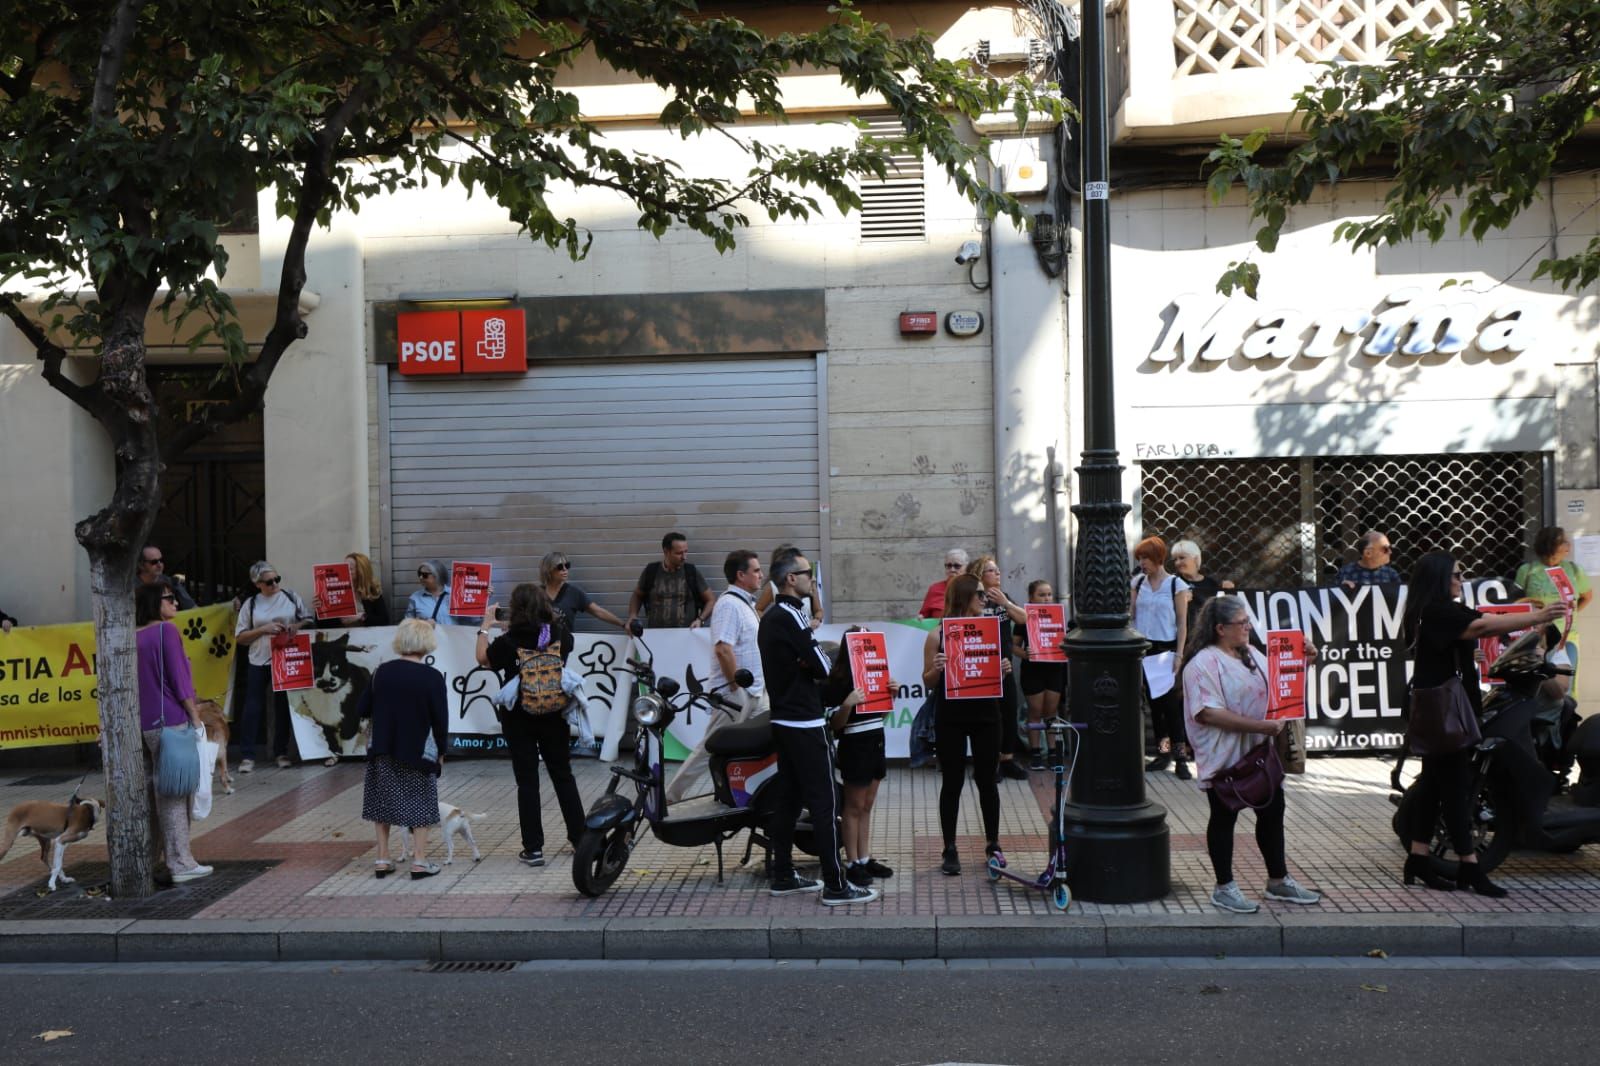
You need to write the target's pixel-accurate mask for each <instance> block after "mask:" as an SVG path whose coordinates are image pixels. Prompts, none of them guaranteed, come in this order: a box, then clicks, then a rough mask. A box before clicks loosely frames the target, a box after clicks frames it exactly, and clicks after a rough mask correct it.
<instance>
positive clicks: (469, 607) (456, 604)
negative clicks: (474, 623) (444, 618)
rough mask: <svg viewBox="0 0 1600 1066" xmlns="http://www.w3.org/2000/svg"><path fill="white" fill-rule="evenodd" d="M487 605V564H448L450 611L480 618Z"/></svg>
mask: <svg viewBox="0 0 1600 1066" xmlns="http://www.w3.org/2000/svg"><path fill="white" fill-rule="evenodd" d="M488 606H489V564H488V563H451V564H450V613H451V614H453V615H458V616H460V617H464V618H480V617H482V616H483V612H484V611H485V610H486V609H487V608H488Z"/></svg>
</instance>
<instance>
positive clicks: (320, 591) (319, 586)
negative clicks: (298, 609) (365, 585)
mask: <svg viewBox="0 0 1600 1066" xmlns="http://www.w3.org/2000/svg"><path fill="white" fill-rule="evenodd" d="M311 584H312V586H313V588H314V589H315V591H316V597H317V620H318V621H319V622H320V621H322V620H323V619H327V618H354V617H355V616H356V615H358V614H360V613H361V608H360V606H359V605H358V604H357V603H356V588H355V581H354V579H352V578H351V576H350V564H349V563H318V564H317V565H315V566H313V567H312V568H311Z"/></svg>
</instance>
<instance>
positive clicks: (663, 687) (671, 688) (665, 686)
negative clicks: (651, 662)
mask: <svg viewBox="0 0 1600 1066" xmlns="http://www.w3.org/2000/svg"><path fill="white" fill-rule="evenodd" d="M656 692H657V693H658V694H659V695H660V696H661V697H662V698H664V699H669V700H670V699H671V698H672V697H674V696H676V695H677V694H678V683H677V682H676V681H674V680H673V679H672V678H670V677H658V678H656Z"/></svg>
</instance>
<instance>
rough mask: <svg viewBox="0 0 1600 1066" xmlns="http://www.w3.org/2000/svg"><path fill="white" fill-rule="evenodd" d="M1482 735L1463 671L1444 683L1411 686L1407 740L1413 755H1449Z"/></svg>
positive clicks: (1480, 738) (1471, 743) (1472, 742)
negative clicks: (1468, 695)
mask: <svg viewBox="0 0 1600 1066" xmlns="http://www.w3.org/2000/svg"><path fill="white" fill-rule="evenodd" d="M1482 739H1483V731H1482V730H1481V729H1480V728H1479V727H1478V716H1477V714H1476V713H1475V712H1474V711H1473V709H1472V701H1471V700H1470V699H1468V698H1467V690H1466V686H1464V685H1463V684H1462V683H1461V677H1460V675H1459V674H1458V675H1456V676H1454V677H1451V678H1450V679H1449V680H1448V681H1446V682H1445V683H1444V684H1442V685H1430V686H1428V687H1426V688H1417V687H1413V688H1412V689H1411V714H1410V718H1409V720H1408V722H1407V729H1406V743H1407V745H1408V746H1409V747H1410V749H1411V754H1413V755H1450V754H1454V753H1455V752H1458V751H1465V750H1466V749H1468V748H1470V747H1472V746H1473V745H1475V744H1477V743H1478V741H1480V740H1482Z"/></svg>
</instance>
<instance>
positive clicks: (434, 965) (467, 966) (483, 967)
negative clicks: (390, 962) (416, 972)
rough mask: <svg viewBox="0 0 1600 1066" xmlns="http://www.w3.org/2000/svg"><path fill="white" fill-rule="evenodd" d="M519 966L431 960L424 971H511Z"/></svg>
mask: <svg viewBox="0 0 1600 1066" xmlns="http://www.w3.org/2000/svg"><path fill="white" fill-rule="evenodd" d="M516 968H517V964H516V963H514V962H504V961H501V962H430V963H428V965H426V966H424V967H423V968H422V972H423V973H510V972H511V971H512V970H515V969H516Z"/></svg>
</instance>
